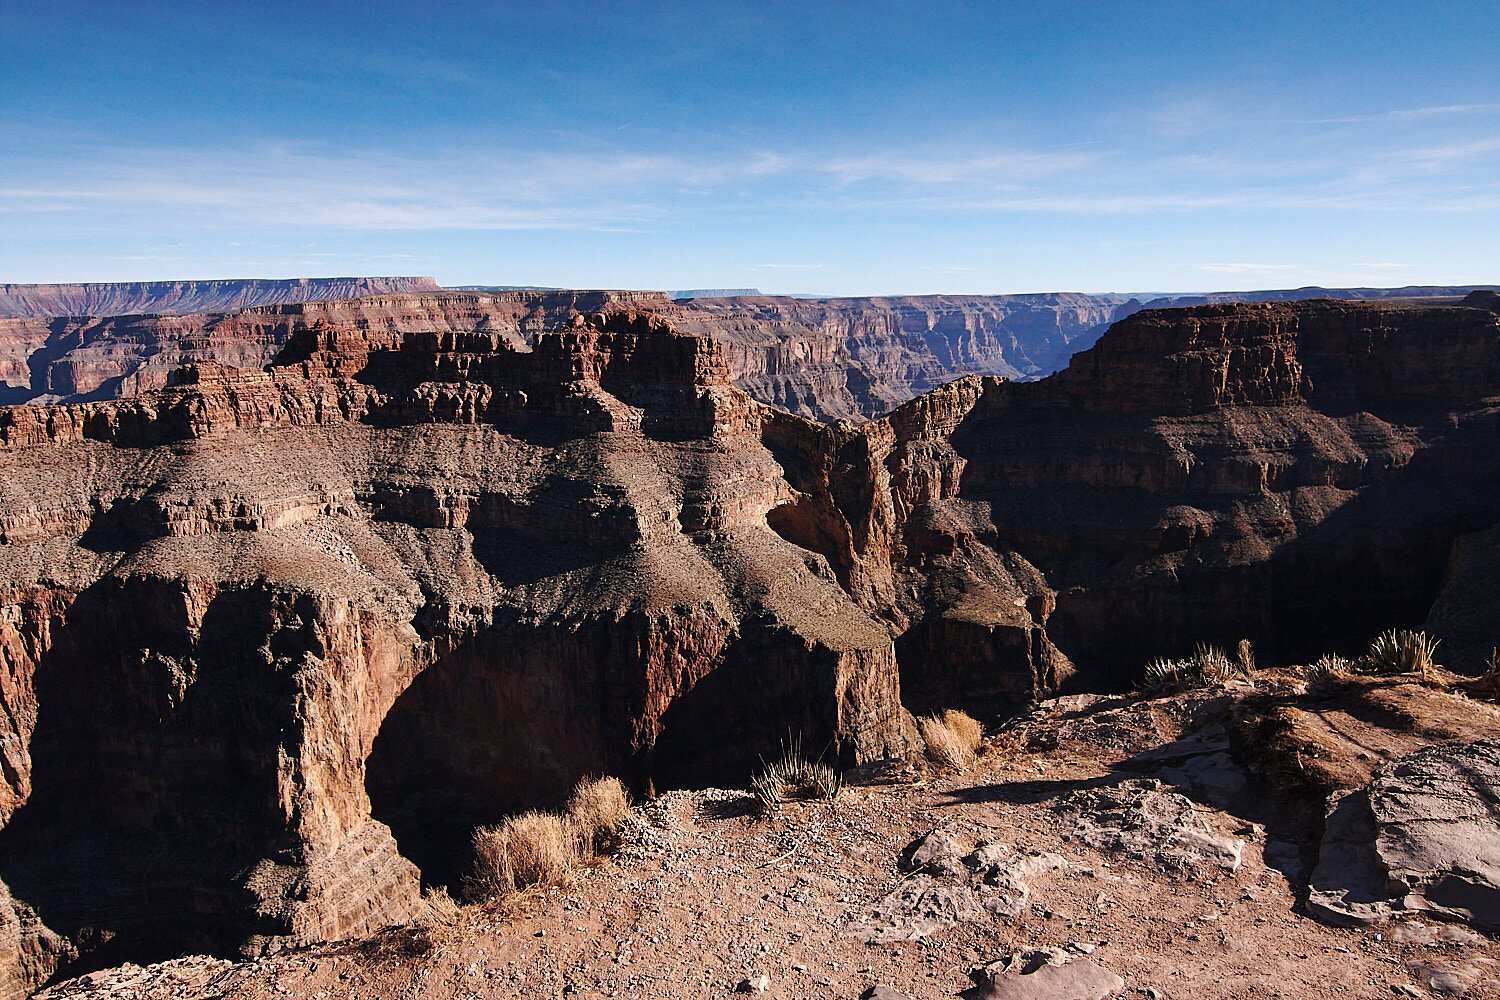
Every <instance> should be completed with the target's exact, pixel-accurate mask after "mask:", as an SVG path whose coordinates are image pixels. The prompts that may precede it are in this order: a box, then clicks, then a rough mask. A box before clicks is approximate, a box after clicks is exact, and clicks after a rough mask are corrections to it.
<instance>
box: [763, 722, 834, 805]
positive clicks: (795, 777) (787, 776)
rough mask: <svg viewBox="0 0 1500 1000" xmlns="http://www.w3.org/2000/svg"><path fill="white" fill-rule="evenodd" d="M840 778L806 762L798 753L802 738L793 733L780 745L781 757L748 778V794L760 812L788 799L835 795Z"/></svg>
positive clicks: (830, 770) (826, 768) (822, 766)
mask: <svg viewBox="0 0 1500 1000" xmlns="http://www.w3.org/2000/svg"><path fill="white" fill-rule="evenodd" d="M843 790H844V780H843V778H842V777H841V776H840V775H839V774H838V773H837V772H836V771H834V769H833V768H832V767H830V766H829V765H827V764H824V763H823V762H821V761H810V760H808V759H807V758H806V757H805V756H803V753H802V738H801V737H800V736H794V737H792V738H791V739H789V740H787V741H785V742H783V743H782V744H781V756H780V757H779V758H777V759H776V760H775V761H773V762H771V763H769V764H767V763H766V762H765V761H764V760H762V761H761V769H760V770H759V771H758V772H756V774H755V775H754V776H753V777H752V778H751V779H750V793H751V794H752V795H754V796H755V800H756V805H757V806H758V807H759V808H760V811H761V812H769V811H771V810H773V809H775V808H776V807H778V806H780V805H781V803H783V802H785V801H787V800H788V799H826V800H829V801H832V800H833V799H836V798H838V796H839V793H840V792H842V791H843Z"/></svg>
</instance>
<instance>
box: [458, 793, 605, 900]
mask: <svg viewBox="0 0 1500 1000" xmlns="http://www.w3.org/2000/svg"><path fill="white" fill-rule="evenodd" d="M582 858H583V851H582V838H581V837H580V836H579V830H578V825H577V823H575V822H574V821H573V818H572V817H571V816H559V815H558V814H557V813H549V812H538V811H535V810H533V811H531V812H524V813H522V814H521V815H519V816H512V817H510V818H509V819H507V820H505V821H504V822H503V823H500V824H499V825H498V826H484V827H480V828H479V829H478V830H475V831H474V882H475V883H476V884H477V886H478V887H479V888H480V889H481V890H482V891H483V893H484V894H485V895H487V896H506V895H509V894H511V893H513V892H521V891H524V890H526V889H530V888H532V887H533V886H544V885H561V884H562V883H563V882H565V881H567V878H568V876H569V875H570V874H571V873H572V871H573V869H574V868H576V867H578V863H579V862H580V861H581V860H582Z"/></svg>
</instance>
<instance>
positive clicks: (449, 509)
mask: <svg viewBox="0 0 1500 1000" xmlns="http://www.w3.org/2000/svg"><path fill="white" fill-rule="evenodd" d="M366 301H367V302H368V300H366ZM474 301H475V302H476V303H477V302H478V299H475V300H474ZM456 302H457V300H452V301H450V302H449V305H450V306H452V307H453V308H454V309H456V308H457V305H456V304H455V303H456ZM397 305H400V308H399V309H397V308H396V305H393V306H392V312H391V313H390V315H389V316H387V318H386V319H385V320H383V321H382V322H380V323H373V322H368V321H367V320H368V313H367V311H366V306H364V305H358V306H357V307H351V309H350V311H349V312H347V313H345V314H343V315H342V316H339V315H333V314H330V313H329V311H328V307H324V306H319V307H317V308H316V309H312V308H309V310H308V312H309V313H316V314H317V315H315V316H312V318H311V319H308V318H307V317H306V316H304V320H303V321H299V322H298V323H296V324H292V325H291V327H290V328H289V329H287V330H286V335H285V337H283V338H281V340H280V346H279V347H278V354H277V356H276V357H275V362H276V363H275V364H273V365H271V366H269V367H268V368H267V369H266V370H264V371H261V370H246V369H240V368H231V367H227V366H224V365H220V364H213V363H207V362H203V363H195V364H192V365H189V366H187V367H186V368H184V369H181V370H180V371H177V372H176V373H175V374H173V375H172V376H171V378H170V380H169V382H170V384H168V385H166V386H164V387H163V388H162V389H160V390H156V391H153V392H148V393H144V394H141V395H138V396H135V397H132V398H128V399H121V400H113V401H105V402H95V403H86V404H75V405H68V406H52V407H15V408H11V409H8V410H3V411H0V464H3V467H4V470H5V474H4V476H3V478H0V589H3V593H0V609H3V613H0V657H3V660H0V663H3V671H0V697H3V699H4V702H5V705H6V708H7V712H6V714H5V716H4V717H3V719H0V728H3V731H0V777H3V778H4V781H3V783H0V807H3V812H0V815H3V816H4V817H5V818H7V819H8V820H9V822H8V825H6V827H5V829H4V830H3V831H0V877H3V879H4V881H5V882H6V883H7V884H8V885H9V887H10V896H11V898H12V899H13V903H12V904H10V906H9V911H8V912H9V913H10V916H9V917H3V918H0V950H3V951H4V953H5V954H7V955H11V956H13V958H12V959H11V960H10V961H11V964H10V965H9V966H8V967H9V968H10V969H11V970H12V972H11V975H12V980H11V981H12V985H13V991H15V990H20V989H22V988H23V987H24V986H25V985H26V984H29V983H34V982H35V981H37V979H38V977H40V976H44V975H46V974H47V972H48V971H49V970H50V969H51V968H52V967H53V966H55V965H56V964H57V962H58V961H61V960H64V959H66V958H67V956H68V955H70V954H72V953H73V952H74V951H76V950H78V949H80V948H83V949H88V948H90V947H92V948H95V949H96V951H95V952H94V953H95V954H96V955H97V954H102V953H103V952H100V951H98V950H97V949H99V948H101V947H104V946H106V944H107V942H106V941H103V940H101V939H102V938H108V940H109V941H113V942H115V943H116V946H117V947H122V948H123V947H126V946H127V945H128V946H129V947H130V948H132V949H134V951H133V952H132V953H133V954H140V952H141V949H148V950H149V948H150V947H151V946H152V945H159V946H160V947H161V948H162V949H164V950H170V949H172V948H176V947H182V946H184V943H185V942H191V941H194V940H197V939H196V938H194V937H193V936H194V935H199V936H201V937H202V938H205V939H207V940H206V943H205V944H204V945H203V946H205V947H214V948H218V949H221V950H222V949H224V948H230V947H234V946H237V945H240V944H245V943H247V942H248V943H251V944H254V942H256V941H261V942H264V941H268V940H269V941H274V940H278V939H286V940H292V941H311V940H321V939H328V938H332V937H341V936H349V935H357V934H362V933H366V932H368V931H371V930H374V929H378V927H380V926H382V925H384V924H386V923H391V922H399V921H400V920H402V919H405V918H406V917H407V916H409V915H410V914H411V913H412V912H414V909H415V908H416V907H417V906H418V905H419V901H418V897H417V870H416V868H415V867H414V866H413V865H412V863H411V860H409V859H414V860H417V861H418V862H419V863H420V864H421V866H422V868H423V870H424V871H428V872H432V871H435V870H436V869H437V867H439V866H441V865H442V864H443V863H444V858H445V857H447V858H451V856H452V852H451V851H447V852H445V849H444V847H443V834H444V831H442V830H436V831H435V830H434V829H433V824H432V822H431V821H432V819H433V818H434V817H437V818H439V819H442V820H446V821H447V822H448V823H449V826H450V827H451V829H450V830H448V831H447V833H449V834H454V835H460V834H462V832H463V831H466V830H467V828H468V827H470V826H472V825H473V824H474V823H476V822H483V821H487V820H490V819H493V818H494V817H496V816H498V815H500V814H502V813H503V812H505V811H507V810H510V809H513V808H516V807H518V806H521V805H527V804H531V803H535V802H539V801H543V800H545V799H547V798H555V797H558V796H560V795H562V794H563V793H564V792H565V791H566V789H567V787H568V786H569V784H570V783H571V782H572V781H573V780H574V779H576V778H577V777H579V776H580V775H582V774H585V773H588V772H592V771H610V772H614V773H618V774H623V775H625V776H626V777H627V778H628V779H629V780H630V781H631V782H632V783H633V784H634V785H635V786H636V787H637V788H638V789H646V788H649V787H651V786H652V785H682V784H698V783H706V782H710V781H729V780H741V779H742V778H743V777H744V775H745V774H746V773H747V772H748V770H749V769H750V768H751V766H752V765H753V764H754V763H755V761H756V759H757V758H758V757H759V756H761V755H770V754H773V753H775V752H776V751H777V748H778V743H779V741H780V740H782V739H784V738H785V737H786V736H788V735H800V736H801V738H802V741H803V746H804V747H805V748H809V749H813V750H821V749H824V748H826V750H827V753H828V754H829V755H830V756H831V757H833V758H835V759H838V760H840V761H842V762H846V763H852V762H855V761H861V760H868V759H872V758H875V757H879V756H882V755H883V754H886V753H895V752H901V751H904V750H905V749H907V748H908V747H909V745H910V741H911V738H912V730H911V723H910V718H909V716H907V715H906V714H905V711H904V710H903V707H902V702H903V699H904V700H905V702H906V703H907V705H909V706H910V707H911V708H913V709H917V710H922V711H926V710H929V709H934V708H939V707H944V706H948V705H955V704H957V705H986V704H987V705H989V706H991V707H996V706H999V705H1003V704H1017V703H1024V702H1026V701H1028V700H1032V699H1036V698H1040V697H1044V696H1046V695H1049V694H1051V693H1053V692H1054V691H1055V690H1056V689H1057V688H1058V687H1059V686H1060V685H1062V684H1064V683H1066V682H1067V681H1068V678H1069V677H1070V676H1076V675H1075V673H1074V672H1075V670H1077V671H1078V672H1079V673H1080V674H1081V675H1082V676H1083V677H1084V678H1086V679H1088V680H1089V682H1090V683H1093V684H1096V685H1101V686H1109V685H1114V686H1118V685H1122V684H1125V683H1128V682H1129V681H1130V679H1131V677H1132V676H1133V674H1134V672H1135V671H1137V670H1138V669H1139V667H1140V665H1141V664H1142V663H1143V662H1144V661H1145V660H1146V659H1148V658H1150V657H1151V656H1155V655H1181V654H1182V653H1185V652H1186V651H1187V649H1189V648H1190V647H1191V646H1192V645H1193V644H1194V643H1195V642H1198V641H1210V642H1218V643H1221V644H1224V645H1226V646H1228V645H1232V644H1233V643H1234V642H1235V641H1237V640H1238V639H1240V638H1248V639H1250V640H1251V641H1252V643H1253V644H1254V647H1255V649H1256V651H1257V654H1258V655H1259V657H1260V659H1261V662H1263V663H1272V664H1274V663H1278V662H1286V661H1290V660H1295V659H1299V658H1310V657H1312V656H1316V655H1317V654H1318V653H1321V652H1324V651H1328V650H1340V649H1342V650H1345V651H1353V650H1355V649H1357V648H1359V647H1360V646H1362V645H1363V644H1364V643H1365V642H1366V641H1367V640H1368V639H1369V637H1370V636H1371V635H1372V634H1373V633H1374V632H1376V631H1378V630H1380V629H1382V628H1385V627H1388V626H1389V625H1392V624H1407V623H1409V624H1415V623H1417V622H1420V621H1421V620H1422V618H1423V617H1424V616H1426V615H1427V613H1428V610H1429V608H1430V606H1431V605H1432V604H1433V598H1434V596H1435V595H1436V594H1437V593H1438V590H1439V587H1440V585H1441V583H1442V580H1443V578H1444V574H1445V572H1447V570H1448V567H1450V565H1464V564H1465V562H1464V560H1465V559H1467V558H1468V557H1467V556H1465V555H1464V554H1463V553H1464V552H1465V551H1466V550H1464V549H1463V548H1462V545H1463V544H1465V543H1461V542H1460V541H1459V540H1460V539H1462V538H1464V537H1466V536H1470V537H1479V538H1486V537H1488V536H1483V535H1478V534H1476V533H1479V532H1485V531H1488V530H1490V529H1491V528H1493V526H1494V525H1496V524H1497V522H1500V497H1497V495H1496V493H1495V491H1494V489H1493V484H1494V483H1495V482H1497V481H1500V316H1497V315H1496V314H1494V313H1492V312H1489V311H1485V310H1482V309H1474V308H1438V307H1416V306H1402V305H1370V304H1354V303H1341V302H1333V301H1315V302H1307V303H1287V304H1260V305H1209V306H1203V307H1198V308H1194V309H1188V310H1174V311H1146V312H1141V313H1137V314H1135V315H1133V316H1131V317H1129V318H1128V319H1126V320H1123V321H1121V322H1120V323H1117V324H1116V325H1115V326H1114V327H1113V328H1112V330H1111V331H1110V333H1109V334H1108V335H1107V336H1106V337H1105V338H1103V339H1102V340H1101V341H1100V343H1099V344H1098V345H1097V346H1096V347H1095V348H1093V349H1092V350H1090V351H1087V352H1084V353H1082V354H1080V355H1078V356H1077V357H1076V358H1075V359H1074V362H1073V364H1072V365H1071V366H1070V368H1069V369H1068V370H1067V371H1065V372H1062V373H1060V374H1058V375H1056V376H1053V377H1052V378H1049V379H1046V380H1043V381H1040V382H1034V383H1013V382H1006V381H1003V380H1001V379H998V378H994V377H969V378H965V379H961V380H959V381H957V382H953V383H950V384H948V385H945V386H942V387H940V388H939V389H937V390H934V391H933V392H930V393H928V394H926V395H924V396H921V397H919V398H918V399H916V400H914V401H912V402H910V403H908V404H906V405H904V406H902V407H900V408H898V409H897V410H895V411H893V412H892V413H891V414H889V415H888V416H887V417H884V418H881V419H878V420H872V421H868V422H866V423H862V424H855V423H852V422H849V421H834V422H830V423H822V424H820V423H815V422H813V421H811V420H808V419H806V418H804V417H800V416H797V415H794V414H791V413H788V412H786V411H784V410H780V409H776V408H773V407H770V406H767V405H765V404H762V403H758V402H756V401H755V400H753V399H751V398H750V397H749V396H748V395H746V394H745V393H744V392H742V391H740V390H739V389H737V388H735V387H734V386H733V385H732V384H731V381H732V379H733V376H734V371H733V369H732V367H731V365H730V362H729V359H728V357H727V356H726V351H725V350H724V348H723V347H722V345H721V344H720V343H719V342H718V341H716V340H714V339H711V338H708V337H704V336H693V335H689V334H684V333H682V332H680V331H679V330H677V329H675V328H674V327H673V325H672V324H671V323H670V322H668V321H667V320H665V319H663V318H661V317H658V316H654V315H649V314H646V313H642V312H639V311H635V310H632V309H630V308H628V303H627V302H626V301H625V300H623V299H619V298H612V299H610V300H609V301H608V302H606V303H603V305H604V306H605V312H604V313H601V314H598V315H593V316H591V317H589V318H573V319H565V320H560V321H558V327H559V328H558V329H557V330H556V331H555V332H550V333H549V332H542V333H540V334H537V335H535V336H533V337H530V338H525V339H527V340H529V342H530V346H531V350H529V351H523V350H519V349H518V348H519V347H520V346H521V344H520V341H521V339H522V338H517V337H516V336H514V335H513V333H512V332H511V331H510V330H509V328H507V327H503V326H492V327H490V328H486V329H481V328H479V325H478V324H475V323H470V322H469V321H468V320H463V321H450V319H449V317H450V316H451V315H457V314H456V313H441V314H433V313H423V314H421V315H417V316H414V315H413V314H411V313H410V312H409V311H403V310H409V308H414V306H413V305H412V303H411V302H410V301H408V300H406V299H402V300H401V301H400V303H397ZM575 307H576V304H575V305H570V306H568V308H569V309H574V308H575ZM445 308H446V307H445ZM476 308H477V307H476ZM486 308H487V307H486ZM243 315H244V314H241V316H243ZM546 322H549V323H550V322H551V320H550V319H549V320H547V321H546ZM408 326H415V327H416V328H415V329H407V327H408ZM1455 545H1459V546H1460V548H1459V549H1457V550H1456V549H1455ZM1456 551H1457V552H1458V553H1459V554H1458V555H1455V554H1454V553H1455V552H1456ZM1440 617H1445V619H1447V620H1457V619H1458V618H1462V617H1463V616H1461V615H1456V614H1455V613H1452V612H1451V611H1450V613H1448V614H1446V616H1440ZM1465 620H1470V621H1472V620H1473V619H1472V618H1469V619H1465ZM392 826H394V827H395V828H396V829H397V836H396V838H395V840H393V839H392V835H391V833H390V827H392ZM398 842H399V845H400V849H399V852H398V850H397V843H398ZM59 859H63V860H59ZM450 863H451V862H450ZM120 872H131V873H134V874H132V875H130V876H129V877H125V878H122V877H120V876H119V873H120ZM174 915H175V916H174ZM90 928H91V929H92V930H87V931H86V929H90Z"/></svg>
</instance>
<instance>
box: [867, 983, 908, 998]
mask: <svg viewBox="0 0 1500 1000" xmlns="http://www.w3.org/2000/svg"><path fill="white" fill-rule="evenodd" d="M859 1000H911V997H909V996H907V995H906V994H905V993H902V992H901V991H900V990H893V989H891V988H890V987H889V986H871V987H870V988H869V989H867V990H865V991H864V992H863V993H861V994H860V995H859Z"/></svg>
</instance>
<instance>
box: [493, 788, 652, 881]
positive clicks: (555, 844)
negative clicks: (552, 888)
mask: <svg viewBox="0 0 1500 1000" xmlns="http://www.w3.org/2000/svg"><path fill="white" fill-rule="evenodd" d="M629 819H630V797H629V796H628V795H627V794H626V792H625V786H624V785H622V784H621V783H620V780H619V779H618V778H584V779H583V780H581V781H579V782H578V784H577V785H575V786H574V788H573V794H572V796H571V797H569V799H568V806H567V812H566V813H562V814H559V813H554V812H542V811H539V810H531V811H529V812H524V813H521V814H520V815H519V816H511V817H510V818H508V819H506V820H505V821H504V822H502V823H499V824H497V825H495V826H482V827H480V828H479V829H477V830H475V831H474V837H473V844H474V868H473V874H472V875H471V876H470V878H469V882H468V889H469V892H470V893H471V894H473V895H475V896H480V897H484V898H496V897H503V896H509V895H512V894H514V893H518V892H524V891H526V890H527V889H531V888H533V887H539V886H548V885H561V884H563V883H565V882H566V881H567V880H568V878H569V877H570V876H571V875H572V873H573V871H574V869H576V868H578V866H579V865H581V864H583V863H584V862H585V861H588V860H589V859H590V858H592V857H594V856H595V855H597V854H600V853H604V852H605V851H608V850H612V849H613V848H614V847H616V846H618V844H619V842H620V835H621V833H622V832H623V831H624V829H625V824H626V823H627V822H628V821H629Z"/></svg>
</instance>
